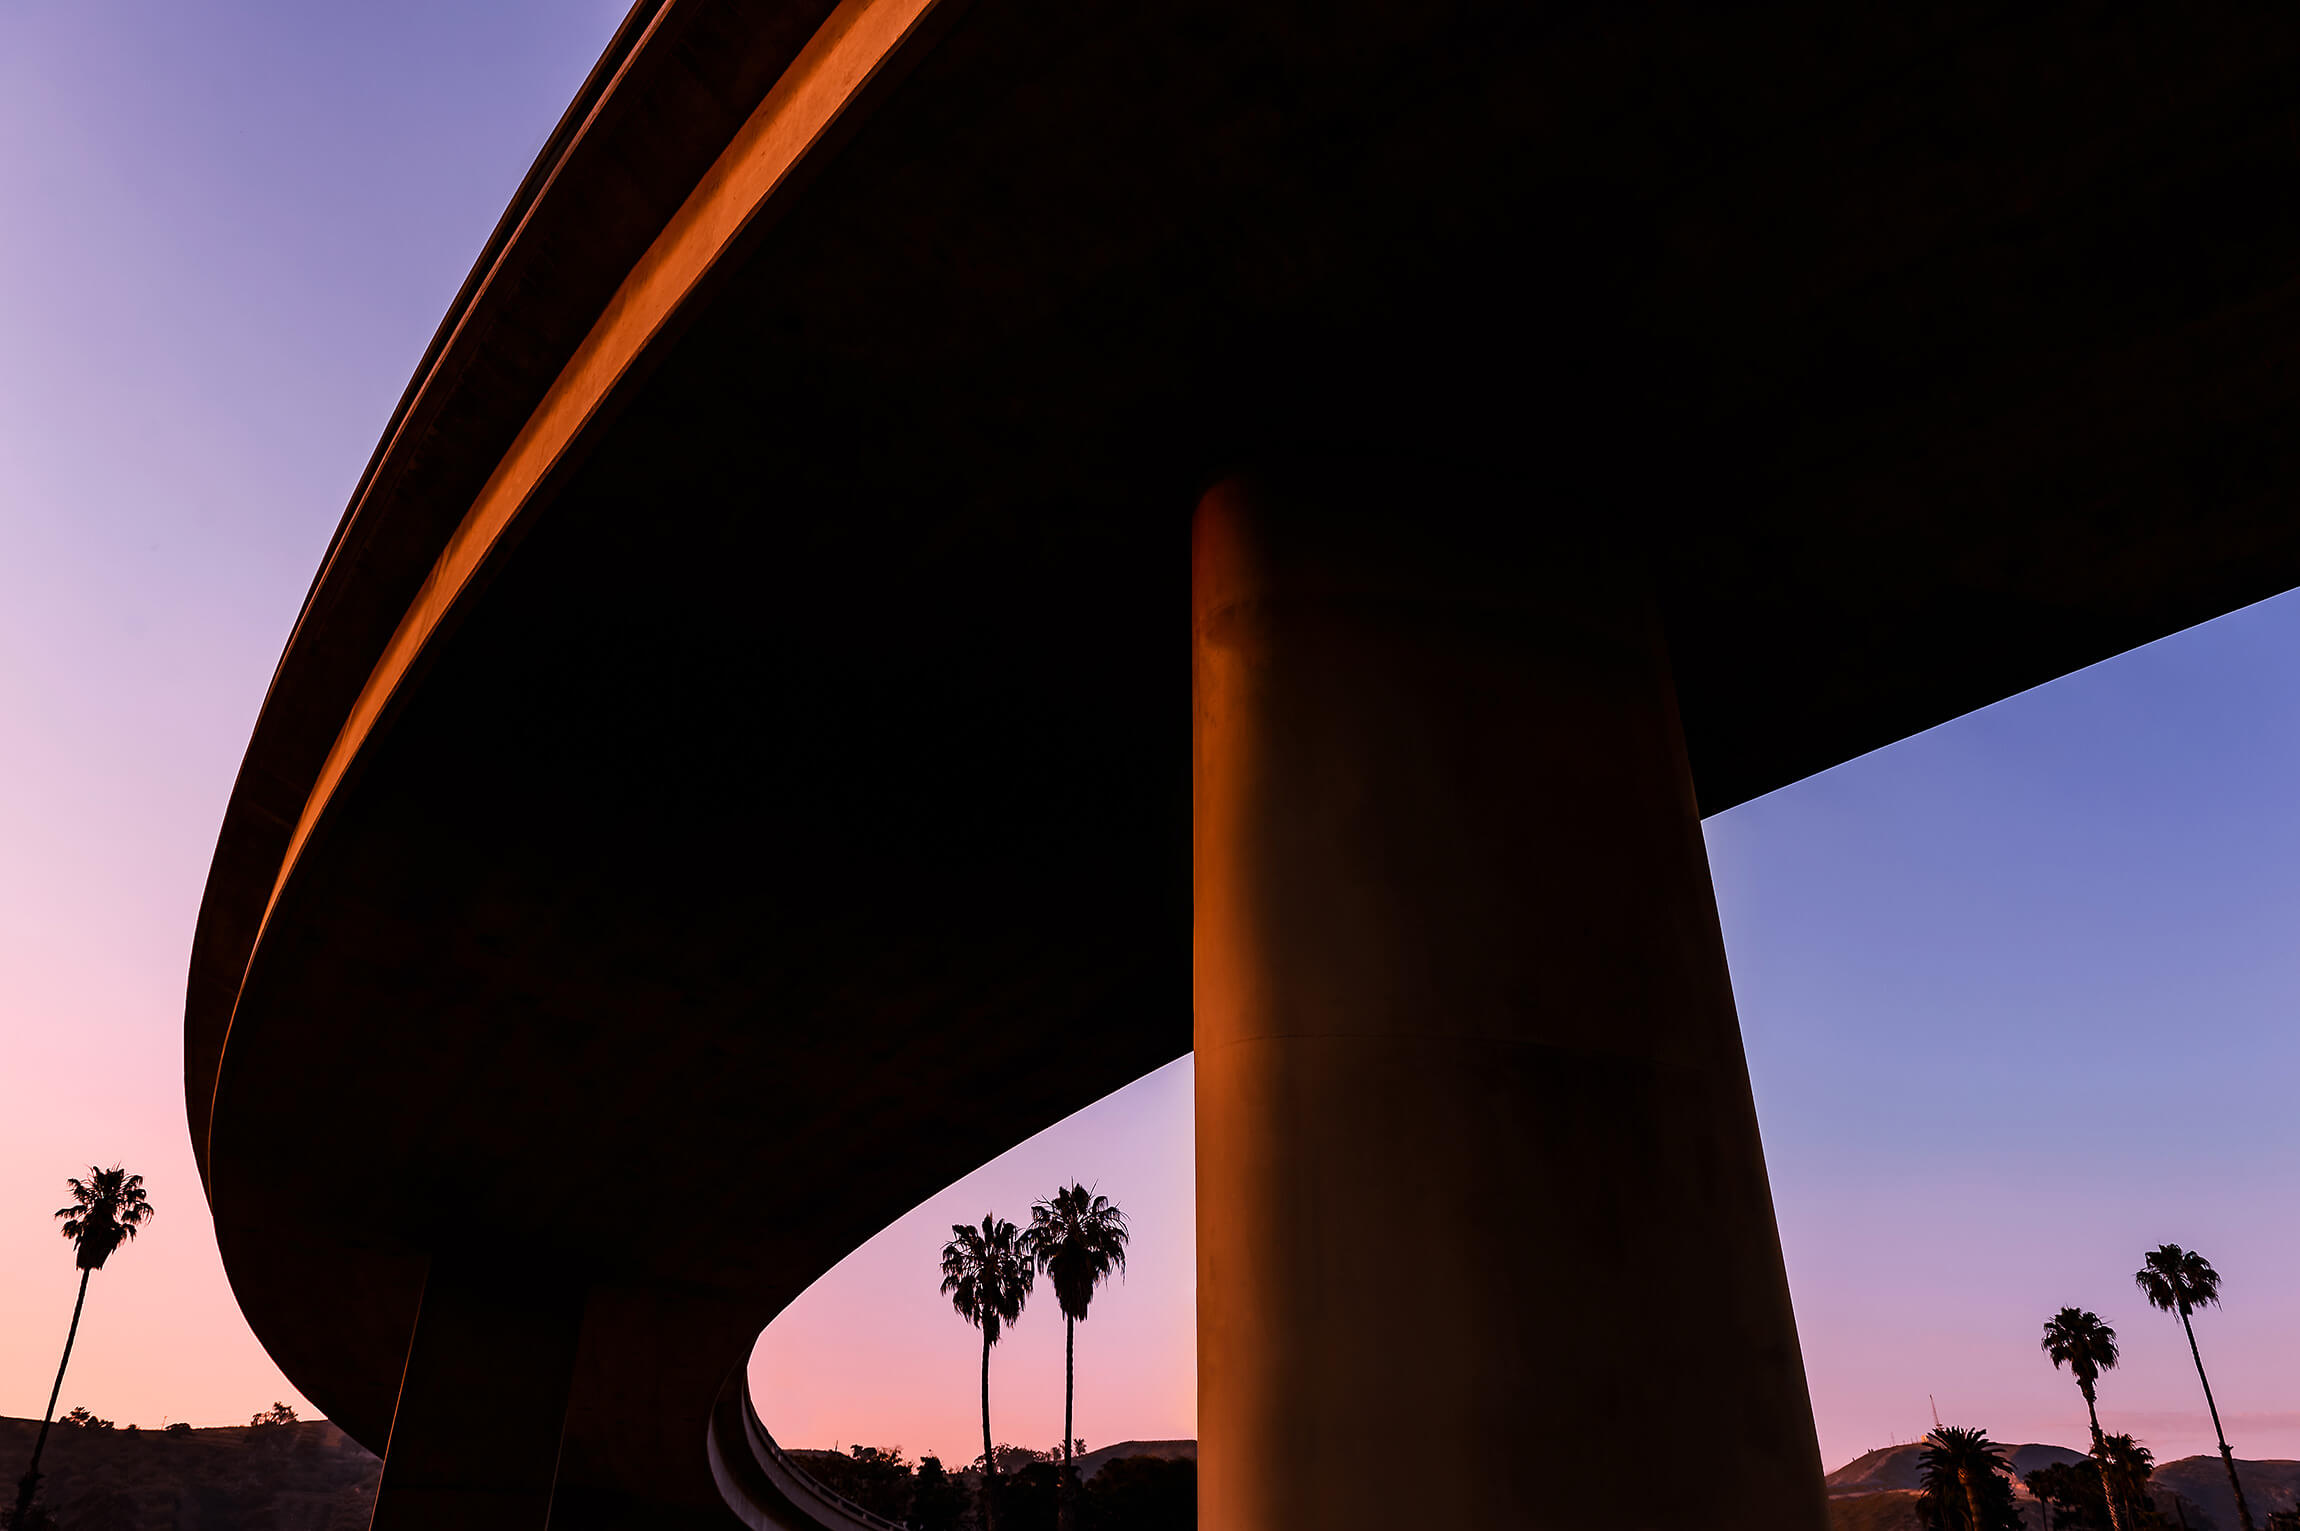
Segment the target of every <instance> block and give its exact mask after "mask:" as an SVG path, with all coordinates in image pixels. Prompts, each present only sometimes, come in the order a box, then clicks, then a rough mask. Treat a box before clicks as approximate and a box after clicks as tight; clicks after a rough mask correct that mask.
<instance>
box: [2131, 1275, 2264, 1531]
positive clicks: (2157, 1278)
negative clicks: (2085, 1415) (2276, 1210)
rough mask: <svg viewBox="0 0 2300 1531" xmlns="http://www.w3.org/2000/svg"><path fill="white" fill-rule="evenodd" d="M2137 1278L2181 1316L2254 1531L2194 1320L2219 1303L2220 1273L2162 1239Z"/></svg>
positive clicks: (2239, 1506)
mask: <svg viewBox="0 0 2300 1531" xmlns="http://www.w3.org/2000/svg"><path fill="white" fill-rule="evenodd" d="M2132 1281H2133V1284H2134V1285H2135V1286H2137V1287H2139V1288H2140V1294H2141V1295H2142V1296H2143V1297H2146V1298H2147V1299H2148V1305H2149V1306H2150V1307H2152V1308H2161V1309H2163V1310H2164V1311H2165V1312H2167V1313H2177V1314H2179V1315H2180V1329H2181V1332H2182V1333H2183V1334H2185V1335H2187V1336H2188V1354H2189V1355H2190V1356H2191V1357H2192V1358H2193V1359H2194V1360H2195V1362H2196V1380H2197V1381H2199V1382H2201V1383H2203V1384H2204V1407H2205V1408H2207V1409H2209V1410H2210V1411H2211V1413H2212V1434H2213V1436H2214V1438H2216V1439H2217V1440H2218V1441H2219V1442H2220V1462H2221V1465H2222V1466H2223V1467H2226V1468H2227V1469H2228V1488H2229V1492H2231V1493H2233V1494H2234V1495H2235V1496H2236V1518H2237V1520H2238V1521H2240V1522H2242V1524H2243V1527H2244V1531H2252V1508H2251V1506H2249V1505H2247V1504H2246V1503H2245V1502H2244V1485H2243V1484H2241V1483H2239V1482H2237V1481H2236V1453H2234V1452H2232V1451H2230V1450H2229V1449H2228V1436H2227V1433H2226V1432H2225V1431H2223V1430H2222V1429H2221V1428H2220V1405H2218V1404H2216V1403H2214V1402H2213V1401H2212V1379H2211V1378H2209V1377H2207V1376H2205V1375H2204V1353H2203V1352H2202V1351H2200V1350H2198V1349H2197V1348H2196V1326H2195V1325H2193V1324H2191V1323H2190V1322H2189V1321H2188V1316H2189V1315H2190V1314H2191V1313H2193V1312H2195V1311H2196V1310H2197V1309H2198V1308H2209V1307H2216V1306H2218V1305H2219V1302H2220V1273H2219V1272H2218V1271H2216V1270H2214V1269H2213V1268H2212V1265H2211V1262H2209V1261H2207V1260H2206V1259H2205V1258H2204V1256H2202V1255H2200V1254H2197V1253H2196V1252H2195V1251H2194V1250H2188V1249H2182V1248H2181V1247H2180V1246H2179V1245H2178V1244H2160V1245H2158V1246H2157V1247H2156V1248H2154V1249H2152V1250H2150V1251H2149V1252H2148V1253H2147V1255H2146V1256H2144V1257H2143V1258H2142V1260H2141V1262H2140V1269H2139V1270H2137V1271H2134V1272H2133V1273H2132Z"/></svg>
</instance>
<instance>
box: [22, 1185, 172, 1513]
mask: <svg viewBox="0 0 2300 1531" xmlns="http://www.w3.org/2000/svg"><path fill="white" fill-rule="evenodd" d="M64 1184H65V1185H66V1186H68V1187H69V1188H70V1189H71V1192H72V1204H71V1205H70V1206H68V1207H61V1208H58V1209H57V1212H56V1216H58V1217H59V1218H61V1219H63V1222H64V1226H63V1228H62V1230H61V1231H62V1233H63V1235H64V1238H65V1240H66V1241H67V1242H69V1243H70V1244H71V1246H72V1251H73V1255H72V1263H73V1264H75V1265H77V1266H78V1267H79V1268H80V1295H79V1297H78V1298H77V1299H76V1300H75V1301H74V1302H73V1304H72V1327H71V1328H70V1329H69V1330H67V1331H66V1332H65V1334H64V1359H63V1362H62V1363H61V1364H60V1365H58V1366H57V1368H56V1385H55V1386H54V1387H53V1388H51V1389H49V1391H48V1412H47V1413H45V1414H43V1415H41V1416H40V1433H39V1435H38V1436H37V1437H35V1438H34V1439H33V1442H32V1465H31V1466H30V1467H28V1468H26V1469H25V1470H24V1476H23V1477H22V1478H21V1479H19V1480H18V1481H17V1484H16V1512H15V1517H14V1519H15V1523H16V1524H17V1525H19V1526H21V1525H25V1524H27V1523H28V1522H29V1521H30V1519H31V1513H32V1496H33V1495H34V1494H36V1493H38V1492H39V1490H40V1454H41V1453H42V1452H44V1451H46V1450H47V1449H48V1426H49V1424H50V1423H51V1422H52V1421H53V1420H54V1419H55V1417H56V1399H57V1396H58V1395H59V1394H61V1393H62V1392H63V1391H64V1371H65V1368H66V1367H69V1366H70V1365H71V1364H72V1342H73V1341H75V1340H77V1339H78V1338H79V1337H80V1310H81V1309H82V1308H84V1307H86V1306H87V1304H88V1278H89V1277H90V1276H92V1275H94V1274H95V1273H96V1272H97V1271H100V1270H102V1269H103V1268H104V1262H105V1261H106V1260H109V1259H111V1258H112V1252H113V1251H114V1250H116V1249H118V1248H119V1247H120V1246H121V1245H122V1244H125V1243H127V1242H128V1240H130V1239H132V1238H134V1237H135V1236H136V1230H137V1229H139V1228H141V1227H143V1226H144V1224H146V1223H148V1222H150V1221H151V1220H152V1204H151V1202H150V1201H149V1200H147V1199H146V1198H145V1196H144V1177H143V1176H141V1175H131V1174H128V1173H127V1172H126V1171H124V1170H122V1169H121V1168H120V1167H119V1166H118V1165H116V1164H115V1165H113V1166H112V1167H111V1168H110V1169H99V1168H97V1167H96V1166H94V1165H90V1166H89V1167H88V1178H87V1179H86V1180H80V1179H76V1178H68V1179H66V1180H65V1182H64Z"/></svg>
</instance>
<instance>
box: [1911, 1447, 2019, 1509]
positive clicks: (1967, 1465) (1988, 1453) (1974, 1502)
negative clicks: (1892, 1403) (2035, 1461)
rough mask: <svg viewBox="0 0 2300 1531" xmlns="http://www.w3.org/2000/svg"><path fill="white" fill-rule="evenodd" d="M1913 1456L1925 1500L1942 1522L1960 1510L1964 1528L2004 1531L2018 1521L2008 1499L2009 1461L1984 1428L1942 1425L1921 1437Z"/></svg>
mask: <svg viewBox="0 0 2300 1531" xmlns="http://www.w3.org/2000/svg"><path fill="white" fill-rule="evenodd" d="M1917 1460H1918V1462H1919V1464H1920V1465H1921V1466H1922V1469H1923V1477H1922V1479H1921V1482H1922V1483H1923V1485H1924V1496H1925V1502H1926V1503H1927V1504H1928V1505H1929V1506H1930V1507H1931V1508H1932V1510H1933V1512H1934V1514H1935V1515H1936V1516H1937V1517H1939V1519H1940V1521H1941V1522H1944V1523H1945V1522H1947V1521H1948V1520H1949V1519H1951V1518H1952V1517H1956V1516H1958V1515H1959V1514H1960V1512H1961V1515H1962V1518H1963V1519H1964V1523H1965V1531H2008V1528H2017V1527H2018V1526H2019V1525H2020V1512H2019V1510H2018V1509H2016V1508H2015V1507H2014V1505H2013V1502H2012V1487H2011V1474H2012V1464H2011V1463H2010V1462H2008V1461H2006V1460H2005V1454H2004V1448H2003V1447H2002V1446H1999V1445H1998V1444H1997V1443H1996V1442H1994V1441H1992V1440H1990V1439H1989V1433H1988V1432H1987V1431H1986V1430H1962V1429H1959V1428H1958V1427H1956V1426H1955V1425H1943V1426H1941V1427H1940V1428H1939V1429H1936V1430H1935V1431H1933V1433H1932V1434H1930V1435H1928V1436H1926V1437H1925V1450H1924V1454H1923V1455H1922V1456H1920V1457H1919V1458H1918V1459H1917ZM1959 1499H1962V1500H1963V1501H1964V1503H1963V1504H1962V1505H1958V1504H1957V1500H1959ZM1992 1510H1993V1511H1994V1512H1995V1513H1994V1514H1993V1515H1992V1514H1991V1513H1990V1511H1992Z"/></svg>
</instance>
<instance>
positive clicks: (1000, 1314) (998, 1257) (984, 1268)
mask: <svg viewBox="0 0 2300 1531" xmlns="http://www.w3.org/2000/svg"><path fill="white" fill-rule="evenodd" d="M950 1235H951V1237H950V1242H949V1243H947V1244H945V1245H943V1246H942V1290H943V1293H944V1295H945V1296H947V1297H949V1298H950V1305H951V1306H952V1307H953V1308H956V1309H957V1310H958V1316H959V1317H960V1318H963V1319H965V1320H966V1321H967V1322H968V1323H970V1324H972V1325H974V1326H975V1327H976V1328H977V1329H980V1330H981V1331H982V1521H983V1527H984V1531H996V1526H997V1518H998V1517H997V1510H996V1508H995V1500H996V1497H997V1486H998V1457H997V1456H996V1454H995V1453H994V1452H993V1451H992V1449H991V1444H990V1347H991V1346H993V1345H995V1344H997V1343H998V1335H999V1331H1000V1330H1002V1329H1004V1328H1006V1327H1008V1326H1009V1325H1011V1324H1013V1323H1014V1322H1015V1321H1016V1320H1017V1319H1019V1318H1021V1317H1022V1305H1023V1304H1024V1303H1025V1302H1028V1301H1029V1300H1030V1287H1031V1283H1032V1282H1033V1281H1034V1280H1035V1279H1036V1278H1037V1274H1038V1267H1037V1264H1036V1263H1035V1262H1034V1261H1033V1260H1032V1259H1031V1257H1030V1251H1029V1249H1028V1247H1027V1246H1026V1245H1025V1243H1024V1240H1023V1238H1022V1235H1021V1234H1020V1233H1018V1232H1016V1231H1015V1227H1014V1225H1013V1224H1012V1223H1008V1222H1002V1221H1000V1220H999V1219H998V1218H997V1217H996V1216H994V1215H992V1214H988V1213H985V1214H984V1216H983V1219H982V1226H981V1227H980V1228H969V1227H968V1226H967V1225H966V1224H964V1223H953V1224H951V1227H950Z"/></svg>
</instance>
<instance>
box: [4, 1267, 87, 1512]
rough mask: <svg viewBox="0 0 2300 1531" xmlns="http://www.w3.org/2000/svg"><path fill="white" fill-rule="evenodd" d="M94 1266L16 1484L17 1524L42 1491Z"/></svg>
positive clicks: (83, 1278) (75, 1305)
mask: <svg viewBox="0 0 2300 1531" xmlns="http://www.w3.org/2000/svg"><path fill="white" fill-rule="evenodd" d="M94 1273H95V1272H94V1268H93V1267H91V1266H85V1265H83V1266H81V1267H80V1295H79V1296H78V1297H76V1298H74V1299H73V1300H72V1327H71V1328H70V1329H67V1330H66V1331H64V1359H63V1360H61V1361H59V1362H58V1363H57V1364H56V1385H55V1386H54V1387H52V1388H50V1389H49V1390H48V1412H47V1413H46V1414H43V1415H42V1416H41V1417H40V1433H39V1435H37V1436H36V1437H34V1438H33V1441H32V1465H31V1466H30V1467H28V1468H26V1469H25V1470H24V1476H23V1478H22V1480H21V1481H19V1482H18V1483H17V1485H16V1523H17V1524H18V1525H22V1524H23V1523H24V1512H25V1511H26V1510H29V1509H31V1508H32V1496H33V1495H34V1494H36V1493H38V1492H39V1491H40V1453H42V1452H43V1451H46V1450H47V1449H48V1427H49V1425H51V1424H52V1423H54V1422H55V1418H56V1400H57V1399H58V1398H60V1397H62V1396H63V1393H64V1369H65V1368H66V1367H68V1366H70V1365H71V1364H72V1342H73V1341H74V1340H77V1339H78V1338H79V1337H80V1310H81V1309H82V1308H85V1307H86V1306H87V1305H88V1278H89V1276H91V1275H93V1274H94Z"/></svg>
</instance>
